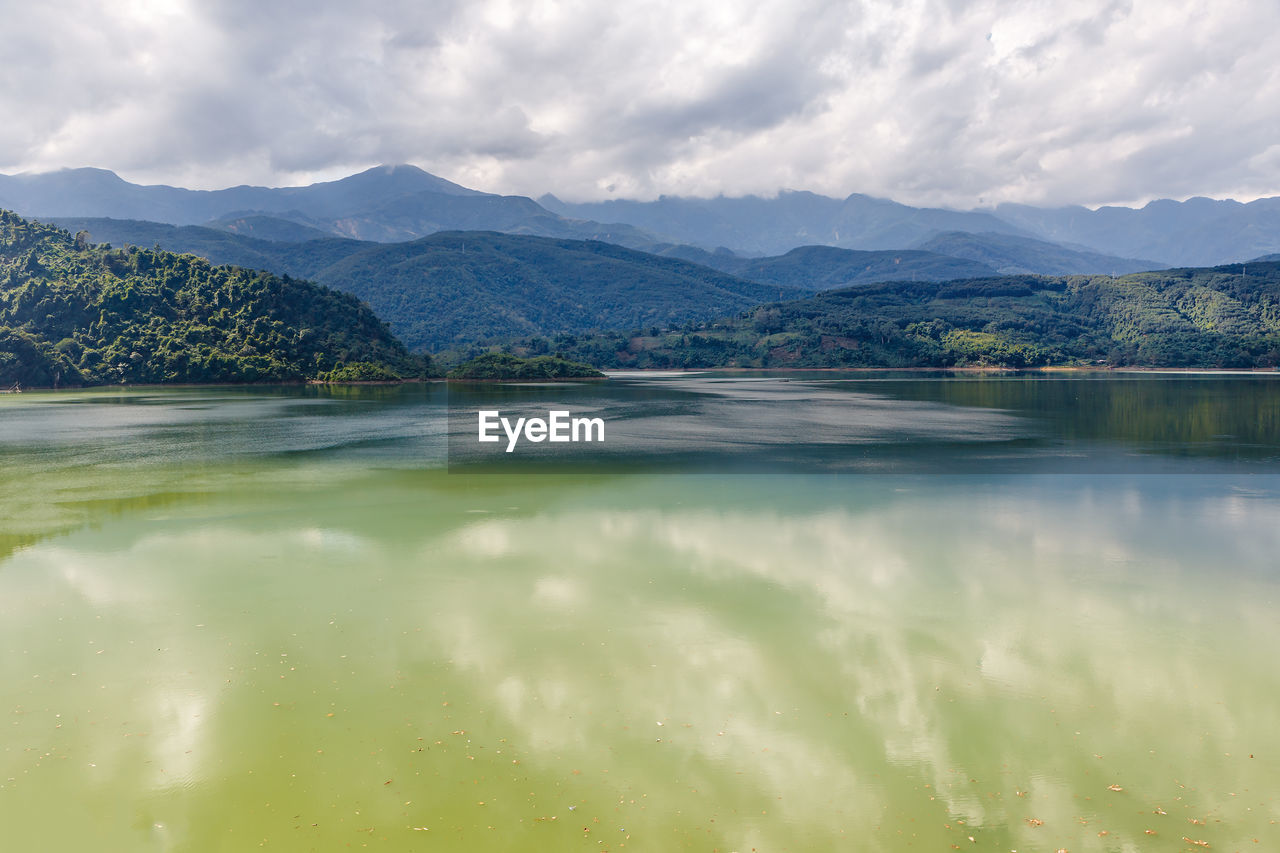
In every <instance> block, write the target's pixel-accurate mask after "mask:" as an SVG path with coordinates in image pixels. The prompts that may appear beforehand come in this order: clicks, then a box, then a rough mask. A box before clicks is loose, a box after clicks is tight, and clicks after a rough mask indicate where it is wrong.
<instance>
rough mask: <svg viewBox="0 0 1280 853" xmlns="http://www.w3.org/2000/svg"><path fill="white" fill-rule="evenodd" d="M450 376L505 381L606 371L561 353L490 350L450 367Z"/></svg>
mask: <svg viewBox="0 0 1280 853" xmlns="http://www.w3.org/2000/svg"><path fill="white" fill-rule="evenodd" d="M449 378H450V379H469V380H476V379H480V380H503V381H505V380H514V379H524V380H529V379H533V380H538V379H603V378H604V374H603V373H601V372H600V371H598V370H596V369H595V368H594V367H592V366H591V365H589V364H582V363H581V362H576V361H568V360H566V359H563V358H560V357H558V356H551V355H539V356H534V357H532V358H519V357H517V356H514V355H511V354H510V353H505V352H488V353H484V354H482V355H479V356H476V357H475V358H473V359H471V360H470V361H468V362H467V363H466V364H462V365H459V366H458V367H455V368H454V369H453V370H450V371H449Z"/></svg>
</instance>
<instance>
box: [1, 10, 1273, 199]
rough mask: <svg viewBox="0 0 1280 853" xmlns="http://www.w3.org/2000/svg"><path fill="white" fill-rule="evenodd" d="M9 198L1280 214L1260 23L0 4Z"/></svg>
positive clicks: (859, 13)
mask: <svg viewBox="0 0 1280 853" xmlns="http://www.w3.org/2000/svg"><path fill="white" fill-rule="evenodd" d="M0 21H3V25H2V26H0V57H3V60H4V63H5V65H6V67H7V71H6V73H5V74H3V75H0V173H5V174H13V173H16V172H22V171H47V170H52V169H58V168H63V167H78V166H97V167H101V168H106V169H111V170H113V171H115V172H117V173H118V174H120V175H121V176H122V177H124V178H126V179H128V180H131V181H135V182H139V183H166V184H172V185H177V186H186V187H191V188H196V189H215V188H220V187H225V186H232V185H236V184H246V183H247V184H261V185H267V186H285V185H297V184H307V183H311V182H313V181H316V180H331V179H335V178H339V177H342V176H345V175H348V174H351V173H354V172H356V171H360V170H362V169H364V168H368V167H370V166H373V165H377V164H382V163H413V164H416V165H418V166H421V167H422V168H424V169H426V170H427V171H429V172H432V173H433V174H437V175H440V176H441V177H444V178H448V179H449V180H452V181H455V182H457V183H461V184H463V185H465V186H469V187H472V188H475V189H480V190H484V191H487V192H497V193H504V194H520V195H531V196H535V197H536V196H538V195H540V194H542V193H544V192H553V193H555V194H556V195H557V196H559V197H560V198H562V199H564V200H566V201H589V200H602V199H609V198H634V199H645V200H647V199H652V198H655V197H657V196H658V195H660V194H669V195H686V196H713V195H718V194H723V195H730V196H737V195H745V194H759V195H772V194H774V193H776V192H778V191H779V190H784V189H792V190H810V191H813V192H818V193H822V194H824V195H830V196H837V197H844V196H846V195H848V194H850V193H854V192H860V193H866V194H869V195H874V196H882V197H887V198H893V199H895V200H897V201H901V202H904V203H908V204H915V205H932V206H945V207H953V208H959V209H968V208H974V207H989V206H992V205H995V204H997V203H1000V202H1010V201H1011V202H1022V203H1027V204H1038V205H1061V204H1085V205H1088V206H1097V205H1101V204H1137V203H1142V202H1145V201H1147V200H1150V199H1153V198H1178V199H1182V198H1187V197H1190V196H1193V195H1206V196H1210V197H1214V198H1236V199H1239V200H1242V201H1247V200H1250V199H1253V198H1258V197H1262V196H1272V195H1280V133H1277V132H1276V130H1277V128H1280V62H1277V61H1276V49H1275V42H1274V34H1275V33H1276V32H1280V3H1277V2H1275V0H1218V2H1211V0H1071V2H1065V0H1059V2H1036V0H974V1H973V2H965V0H903V2H885V1H884V0H785V2H775V0H750V1H749V2H747V1H746V0H739V2H725V1H724V0H714V1H713V0H631V2H627V3H612V2H605V0H591V2H546V0H519V1H518V2H513V0H366V2H362V3H353V2H333V0H305V2H303V0H113V2H111V3H102V2H99V0H51V2H41V3H30V2H26V0H21V2H20V0H0Z"/></svg>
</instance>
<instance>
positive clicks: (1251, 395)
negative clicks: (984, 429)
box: [873, 376, 1280, 458]
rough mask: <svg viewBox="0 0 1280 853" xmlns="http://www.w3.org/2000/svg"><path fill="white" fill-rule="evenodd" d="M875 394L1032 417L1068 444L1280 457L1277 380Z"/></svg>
mask: <svg viewBox="0 0 1280 853" xmlns="http://www.w3.org/2000/svg"><path fill="white" fill-rule="evenodd" d="M873 387H874V388H875V389H876V390H881V391H884V392H886V393H891V394H892V395H893V396H895V397H901V398H905V399H911V400H929V401H934V402H941V403H947V404H950V405H955V406H972V407H978V408H994V409H1004V410H1009V411H1012V412H1015V413H1017V414H1026V415H1030V416H1032V417H1034V418H1037V419H1044V420H1046V421H1048V422H1049V423H1050V424H1051V427H1050V429H1051V433H1052V434H1054V435H1056V436H1059V437H1062V438H1067V439H1093V440H1106V441H1113V442H1124V443H1130V442H1132V443H1138V444H1141V445H1144V446H1143V447H1142V448H1135V449H1143V450H1159V451H1161V452H1165V453H1178V454H1182V455H1207V456H1217V455H1226V456H1233V457H1234V456H1240V457H1245V458H1261V457H1272V456H1276V455H1277V454H1278V453H1280V445H1278V444H1277V441H1278V437H1280V381H1277V379H1271V378H1269V377H1259V378H1257V379H1253V378H1249V377H1232V378H1230V379H1221V378H1219V379H1215V378H1212V377H1195V378H1190V377H1189V378H1170V377H1163V376H1162V377H1159V378H1154V377H1150V378H1147V377H1141V378H1133V379H1125V378H1121V379H1117V378H1115V377H1114V376H1108V377H1107V378H1106V379H1102V380H1099V379H1087V378H1084V379H1031V380H1027V379H1006V378H999V377H979V378H973V379H959V380H954V379H953V380H948V381H945V382H927V381H926V382H882V383H876V384H875V386H873Z"/></svg>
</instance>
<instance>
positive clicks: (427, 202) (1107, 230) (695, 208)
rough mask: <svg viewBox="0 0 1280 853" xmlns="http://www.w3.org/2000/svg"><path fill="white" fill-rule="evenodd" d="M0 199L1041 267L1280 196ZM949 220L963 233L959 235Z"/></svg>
mask: <svg viewBox="0 0 1280 853" xmlns="http://www.w3.org/2000/svg"><path fill="white" fill-rule="evenodd" d="M0 208H7V209H11V210H15V211H17V212H19V213H21V214H23V215H26V216H32V217H39V218H43V219H47V218H53V217H111V218H115V219H137V220H150V221H154V222H163V223H168V224H172V225H208V226H210V227H213V228H218V229H221V230H229V231H234V232H235V233H238V234H242V235H247V236H256V237H261V238H264V239H268V240H286V241H291V242H296V241H298V240H301V239H306V238H307V237H308V236H310V237H319V236H320V235H322V234H323V235H329V236H339V237H348V238H353V239H360V240H373V241H379V242H399V241H406V240H412V239H416V238H418V237H423V236H426V235H428V234H433V233H436V232H439V231H451V230H487V231H499V232H503V233H509V234H522V235H529V236H541V237H553V238H557V239H578V240H601V241H604V242H610V243H615V244H617V245H622V246H626V247H628V248H633V249H640V250H644V251H649V252H657V253H665V252H668V250H670V249H671V247H673V246H687V247H691V248H693V249H701V250H704V251H707V252H715V251H716V250H717V249H725V250H728V252H729V253H732V254H736V255H738V256H740V257H753V256H762V255H763V256H779V255H784V254H786V253H787V252H789V251H790V250H792V249H795V248H798V247H801V246H810V245H826V246H834V247H838V248H844V249H853V250H858V251H882V250H893V251H901V250H905V249H924V250H929V251H934V252H940V253H942V254H952V255H953V256H958V257H962V258H965V259H968V260H976V261H979V262H981V263H984V264H987V265H988V266H993V267H995V268H996V269H1008V270H1020V271H1028V272H1034V273H1040V274H1091V273H1112V272H1116V273H1122V272H1126V271H1131V270H1134V269H1151V268H1159V267H1166V266H1173V265H1183V264H1187V265H1191V264H1195V265H1207V264H1221V263H1234V262H1241V261H1247V260H1249V259H1252V258H1255V257H1258V256H1260V255H1265V254H1270V253H1275V252H1280V198H1270V199H1260V200H1258V201H1254V202H1250V203H1249V204H1241V203H1238V202H1234V201H1213V200H1210V199H1202V198H1196V199H1190V200H1188V201H1185V202H1176V201H1169V200H1161V201H1155V202H1151V203H1150V204H1148V205H1146V206H1145V207H1142V208H1140V209H1131V208H1119V207H1104V208H1100V209H1098V210H1089V209H1087V208H1084V207H1068V208H1055V209H1049V208H1036V207H1029V206H1025V205H1001V206H999V207H997V208H995V209H994V210H975V211H955V210H943V209H938V208H917V207H911V206H908V205H904V204H899V203H897V202H894V201H890V200H887V199H878V198H872V197H869V196H865V195H860V194H854V195H850V196H849V197H847V198H845V199H835V198H829V197H826V196H821V195H816V194H814V193H808V192H783V193H780V194H779V195H777V196H776V197H773V198H763V197H758V196H746V197H742V198H723V197H721V198H713V199H693V198H677V197H667V196H664V197H662V198H659V199H658V200H656V201H651V202H635V201H620V200H619V201H607V202H594V203H588V204H571V203H566V202H563V201H561V200H560V199H558V198H556V197H555V196H554V195H544V196H542V197H541V198H540V199H539V200H538V201H534V200H533V199H530V198H526V197H523V196H501V195H493V194H489V193H483V192H479V191H476V190H472V189H468V188H467V187H463V186H459V185H458V184H455V183H452V182H450V181H447V180H445V179H443V178H439V177H436V176H435V175H431V174H429V173H427V172H424V171H423V170H421V169H419V168H417V167H415V166H379V167H377V168H374V169H370V170H368V171H365V172H361V173H360V174H357V175H352V176H350V177H348V178H343V179H342V180H338V181H329V182H324V183H317V184H312V185H310V186H306V187H285V188H267V187H248V186H240V187H232V188H229V189H223V190H214V191H204V190H186V189H180V188H176V187H168V186H139V185H137V184H131V183H129V182H127V181H124V180H122V179H121V178H119V177H118V176H117V175H115V174H114V173H112V172H108V171H104V170H101V169H66V170H62V171H58V172H49V173H43V174H22V175H0ZM956 234H967V235H970V236H969V237H968V238H965V239H963V240H960V239H957V238H956V237H955V236H954V235H956ZM940 240H941V241H943V242H941V243H940V242H938V241H940ZM974 241H978V242H977V243H976V244H975V242H974ZM1025 241H1038V242H1037V243H1028V242H1025ZM956 252H964V253H965V254H961V255H955V254H954V253H956ZM719 254H720V255H722V256H723V255H725V254H726V252H724V251H721V252H719ZM1135 259H1136V260H1135Z"/></svg>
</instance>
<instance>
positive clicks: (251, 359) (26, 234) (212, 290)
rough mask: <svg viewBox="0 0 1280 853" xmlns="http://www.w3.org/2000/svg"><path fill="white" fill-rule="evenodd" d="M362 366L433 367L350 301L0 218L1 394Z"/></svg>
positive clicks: (299, 284)
mask: <svg viewBox="0 0 1280 853" xmlns="http://www.w3.org/2000/svg"><path fill="white" fill-rule="evenodd" d="M357 361H366V362H371V363H374V364H379V365H383V366H385V367H386V368H387V369H389V370H391V371H394V372H396V373H398V374H400V375H403V376H416V375H421V374H422V373H423V371H424V370H425V368H426V364H425V362H424V361H423V360H422V359H421V358H418V357H415V356H412V355H410V354H409V353H408V351H407V350H406V349H405V347H404V345H403V344H401V343H400V342H399V341H397V340H396V339H395V338H394V337H393V336H392V334H391V333H390V331H389V330H388V329H387V328H386V326H385V325H384V324H383V323H382V322H381V321H380V320H379V319H378V318H377V317H376V316H374V314H373V312H372V311H370V310H369V309H368V307H366V306H363V305H361V304H360V303H359V301H358V300H357V299H356V298H355V297H353V296H350V295H347V294H343V293H338V292H335V291H332V290H329V289H328V288H324V287H318V286H316V285H314V284H310V283H308V282H303V281H297V280H295V279H291V278H289V277H287V276H286V277H283V278H281V277H278V276H275V275H271V274H269V273H261V272H253V271H250V270H245V269H239V268H234V267H215V266H212V265H211V264H210V263H209V262H208V261H206V260H204V259H202V258H197V257H193V256H191V255H177V254H173V253H170V252H165V251H158V250H139V249H136V248H130V249H127V250H126V249H114V250H113V249H105V248H101V247H94V246H91V245H89V243H88V241H87V239H86V238H85V237H84V235H80V236H79V237H78V238H73V237H72V236H71V235H70V234H69V233H68V232H66V231H63V230H61V229H58V228H55V227H53V226H50V225H43V224H40V223H35V222H28V221H26V220H24V219H22V218H21V217H19V216H17V215H16V214H13V213H9V212H7V211H0V386H5V387H7V386H11V385H13V384H15V383H17V384H21V385H24V386H56V385H95V384H103V383H114V382H129V383H157V382H264V381H294V380H301V379H309V378H314V377H316V376H318V375H319V374H320V373H322V372H325V371H328V370H332V369H333V368H334V367H336V366H338V365H340V364H344V363H351V362H357Z"/></svg>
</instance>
